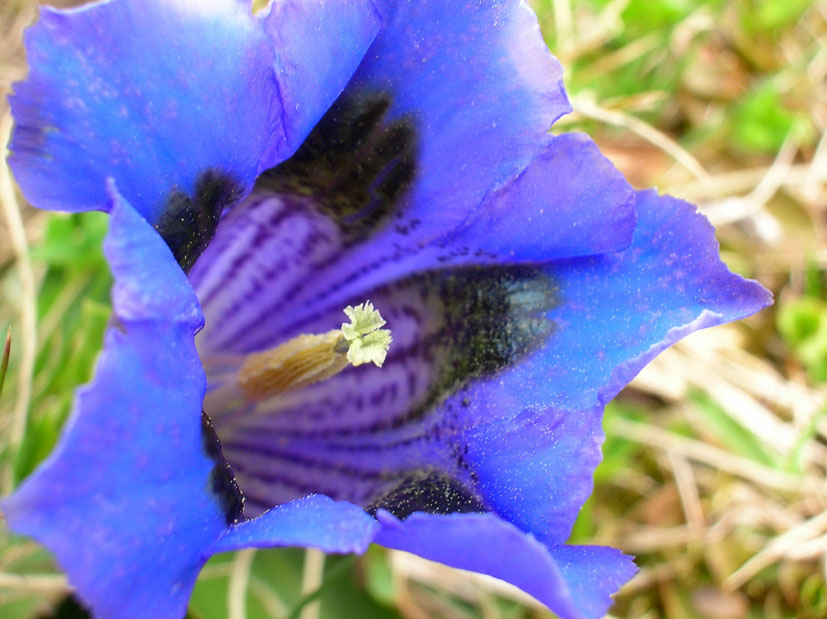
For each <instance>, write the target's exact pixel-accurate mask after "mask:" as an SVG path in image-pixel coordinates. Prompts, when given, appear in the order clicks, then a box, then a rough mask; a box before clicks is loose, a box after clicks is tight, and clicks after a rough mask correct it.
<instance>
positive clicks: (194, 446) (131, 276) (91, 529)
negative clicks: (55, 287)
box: [2, 190, 230, 618]
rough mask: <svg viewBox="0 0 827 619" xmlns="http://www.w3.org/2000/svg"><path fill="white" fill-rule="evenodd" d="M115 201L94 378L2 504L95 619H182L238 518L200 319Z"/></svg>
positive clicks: (162, 257)
mask: <svg viewBox="0 0 827 619" xmlns="http://www.w3.org/2000/svg"><path fill="white" fill-rule="evenodd" d="M112 200H113V204H112V208H111V212H112V216H111V219H110V230H109V235H108V236H107V239H106V241H105V245H104V249H105V252H106V255H107V258H108V259H109V262H110V265H111V268H112V272H113V275H114V277H115V285H114V289H113V294H112V300H113V309H114V314H115V322H114V324H113V325H112V326H110V328H109V329H108V331H107V333H106V340H105V347H104V351H103V353H102V355H101V357H100V360H99V362H98V366H97V371H96V374H95V378H94V380H93V382H92V383H91V384H90V385H89V386H87V387H85V388H83V389H81V390H80V391H79V393H78V396H77V400H76V403H75V408H74V411H73V413H72V416H71V418H70V419H69V421H68V422H67V424H66V427H65V429H64V432H63V436H62V438H61V440H60V443H59V445H58V447H57V448H56V449H55V451H54V452H53V454H52V455H51V456H50V457H49V459H48V460H47V461H46V462H45V463H44V464H43V465H42V466H41V467H40V468H39V469H38V470H37V471H36V472H35V473H33V474H32V475H31V476H30V477H29V478H28V479H27V480H26V481H24V483H23V484H22V485H21V486H20V487H19V488H18V490H17V491H16V492H15V493H14V494H12V495H11V496H10V497H8V498H6V499H4V500H3V502H2V508H3V511H4V512H5V515H6V518H7V521H8V524H9V527H10V528H11V529H12V530H13V531H16V532H18V533H22V534H27V535H31V536H33V537H35V538H36V539H37V540H39V541H40V542H42V543H43V544H45V545H46V546H47V547H49V548H50V549H51V550H52V552H54V554H55V556H56V557H57V559H58V561H59V562H60V564H61V566H62V567H63V569H64V570H65V571H66V573H67V574H68V576H69V581H70V583H71V584H73V585H74V586H75V587H77V589H78V592H79V594H80V596H81V598H82V599H83V600H84V601H85V602H86V603H87V604H89V606H90V607H91V608H92V610H93V611H94V612H95V614H96V616H97V615H99V616H101V617H109V616H118V617H147V616H153V617H170V618H173V617H180V616H182V615H183V614H184V611H185V609H186V606H187V601H188V598H189V594H190V591H191V589H192V586H193V584H194V583H195V579H196V576H197V574H198V571H199V570H200V568H201V566H202V564H203V562H204V560H205V557H204V549H206V548H208V547H209V546H210V545H211V544H212V543H213V542H214V541H215V540H216V539H217V538H218V537H219V535H220V534H221V533H222V532H223V531H224V529H225V528H226V526H227V520H228V518H229V517H230V514H229V513H228V511H227V507H228V505H227V504H224V503H222V498H223V497H222V496H220V495H217V494H214V493H213V492H212V491H211V486H214V484H215V482H216V471H217V469H216V462H215V460H214V459H213V458H212V457H210V455H209V454H208V452H207V450H206V449H205V444H204V438H203V436H202V431H201V425H200V423H199V420H200V419H201V402H202V398H203V393H204V388H205V379H204V373H203V370H202V368H201V364H200V361H199V358H198V354H197V352H196V349H195V346H194V344H193V338H194V333H195V331H196V330H197V329H198V328H199V327H200V325H201V324H202V318H201V312H200V309H199V307H198V302H197V300H196V298H195V295H194V294H193V292H192V290H191V288H190V286H189V284H188V282H187V280H186V277H185V276H184V274H183V273H182V272H181V270H180V268H179V267H178V265H177V264H176V263H175V261H174V259H173V257H172V254H171V253H170V250H169V249H168V248H167V246H166V245H165V244H164V242H163V241H162V240H161V238H160V237H159V236H158V235H157V234H156V233H155V231H154V230H152V228H150V226H149V225H148V224H147V223H146V222H145V221H144V220H143V219H142V218H141V217H140V215H138V214H137V213H136V212H135V211H134V210H133V209H132V208H131V207H130V206H129V204H127V203H126V202H125V201H123V200H122V199H121V198H120V197H119V196H118V195H117V194H115V193H114V190H113V195H112ZM219 472H220V471H219Z"/></svg>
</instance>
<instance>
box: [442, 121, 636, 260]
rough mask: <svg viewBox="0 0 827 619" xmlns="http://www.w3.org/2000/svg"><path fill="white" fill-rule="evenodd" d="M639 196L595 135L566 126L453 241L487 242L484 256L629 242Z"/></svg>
mask: <svg viewBox="0 0 827 619" xmlns="http://www.w3.org/2000/svg"><path fill="white" fill-rule="evenodd" d="M634 204H635V196H634V191H633V190H632V188H631V187H630V186H629V184H628V183H627V182H626V180H625V179H624V178H623V176H622V175H621V174H620V172H618V171H617V169H615V167H614V166H613V165H612V164H611V162H609V160H608V159H606V158H605V157H604V156H603V155H602V154H601V153H600V151H599V150H598V148H597V146H596V145H595V144H594V142H592V141H591V139H590V138H589V137H588V136H585V135H583V134H577V133H568V134H562V135H559V136H555V137H550V138H549V140H548V145H547V146H546V147H545V148H544V149H543V150H542V151H541V152H540V153H539V154H538V155H537V157H536V158H535V159H534V160H533V161H532V162H531V164H530V165H529V166H528V167H527V168H526V169H525V170H524V171H523V172H522V173H521V174H520V175H519V176H517V177H516V178H515V179H514V180H512V181H511V182H509V183H507V184H506V185H504V186H502V187H500V188H499V189H498V190H497V191H495V192H493V193H492V194H491V195H489V196H488V197H487V198H486V200H485V201H484V202H483V203H482V204H481V205H480V207H479V209H477V210H476V211H475V213H474V214H473V216H472V217H470V218H469V219H468V220H467V221H466V222H465V224H464V225H463V226H461V227H460V228H459V229H458V230H456V231H455V232H453V233H452V234H451V245H452V246H455V247H462V246H470V247H471V248H474V247H475V244H479V249H484V250H485V252H486V254H487V255H486V258H487V259H486V260H481V261H480V262H492V261H499V260H506V259H507V260H508V261H510V262H517V261H529V260H556V259H560V258H572V257H575V256H586V255H590V254H598V253H604V252H609V251H616V250H620V249H625V248H626V247H628V246H629V243H630V242H631V239H632V233H633V230H634V225H635V219H636V213H635V208H634ZM479 239H485V240H484V241H482V242H481V241H480V240H479ZM478 260H479V258H478ZM452 262H456V259H455V260H453V261H452Z"/></svg>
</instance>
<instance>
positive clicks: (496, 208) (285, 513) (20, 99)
mask: <svg viewBox="0 0 827 619" xmlns="http://www.w3.org/2000/svg"><path fill="white" fill-rule="evenodd" d="M26 45H27V49H28V54H29V56H28V58H29V63H30V65H31V71H30V73H29V76H28V78H27V80H26V81H24V82H22V83H20V84H18V85H17V86H16V89H15V91H16V92H15V95H14V96H13V98H12V107H13V111H14V115H15V118H16V123H17V125H16V130H15V133H14V138H13V142H12V151H13V154H12V156H11V158H10V163H11V165H12V167H13V171H14V173H15V175H16V177H17V180H18V182H19V184H20V186H21V188H22V189H23V191H24V193H25V195H26V196H27V197H28V199H29V200H30V201H31V202H32V203H33V204H35V205H37V206H39V207H42V208H47V209H55V210H66V211H83V210H89V209H102V210H107V211H108V212H109V213H110V215H111V218H110V229H109V234H108V237H107V239H106V242H105V252H106V255H107V258H108V260H109V263H110V265H111V269H112V272H113V275H114V278H115V284H114V288H113V291H112V300H113V309H114V319H113V321H112V324H111V326H110V327H109V329H108V332H107V334H106V341H105V347H104V351H103V353H102V355H101V358H100V361H99V363H98V367H97V371H96V375H95V378H94V380H93V382H92V383H91V384H90V385H89V386H87V387H85V388H83V389H81V390H80V391H79V393H78V396H77V400H76V403H75V407H74V411H73V414H72V416H71V418H70V420H69V422H68V423H67V426H66V428H65V430H64V433H63V436H62V439H61V441H60V444H59V445H58V447H57V448H56V450H55V452H54V453H53V454H52V456H51V457H50V458H49V459H48V460H47V461H46V462H45V463H44V464H43V465H42V466H41V467H40V468H39V469H38V470H37V471H36V472H35V473H34V474H33V475H32V476H31V477H30V478H29V479H27V480H26V481H25V482H24V483H23V484H22V485H21V487H20V488H18V490H17V491H16V492H15V493H14V494H13V495H12V496H10V497H8V498H6V499H5V500H4V501H3V503H2V507H3V510H4V511H5V514H6V517H7V520H8V523H9V526H10V527H11V528H12V529H13V530H15V531H17V532H19V533H22V534H27V535H31V536H33V537H35V538H36V539H38V540H40V541H41V542H42V543H44V544H45V545H46V546H47V547H49V548H50V549H51V550H52V551H53V552H54V554H55V556H56V557H57V560H58V561H59V562H60V564H61V566H62V567H63V569H64V570H65V571H66V572H67V574H68V576H69V580H70V582H71V583H72V584H73V585H74V586H75V587H76V588H77V590H78V593H79V595H80V597H81V598H82V599H83V601H84V602H85V603H86V604H88V605H89V606H90V607H91V608H92V609H93V610H94V612H95V613H96V615H98V616H101V617H127V616H139V617H148V616H152V617H177V616H181V615H182V614H183V613H184V612H185V609H186V606H187V600H188V598H189V595H190V592H191V590H192V587H193V584H194V582H195V579H196V577H197V574H198V572H199V570H200V568H201V567H202V565H203V564H204V562H205V561H206V560H207V559H208V558H209V557H210V556H211V555H212V554H215V553H218V552H224V551H230V550H235V549H239V548H244V547H249V546H255V547H273V546H285V545H302V546H310V547H316V548H321V549H323V550H326V551H329V552H361V551H363V550H364V549H365V548H366V547H367V545H368V544H370V543H371V542H377V543H379V544H383V545H385V546H388V547H391V548H398V549H403V550H407V551H410V552H413V553H416V554H419V555H421V556H423V557H426V558H428V559H433V560H436V561H441V562H443V563H445V564H447V565H451V566H456V567H459V568H464V569H469V570H475V571H478V572H482V573H486V574H491V575H493V576H496V577H499V578H502V579H504V580H507V581H509V582H511V583H514V584H515V585H517V586H518V587H520V588H522V589H523V590H524V591H526V592H528V593H530V594H531V595H533V596H534V597H536V598H537V599H538V600H540V601H541V602H543V603H544V604H546V605H548V606H549V608H551V609H552V610H554V611H555V612H557V613H558V614H559V615H560V616H562V617H597V616H600V615H602V613H604V612H605V610H606V609H607V608H608V606H609V604H610V597H609V596H610V594H612V593H613V592H615V591H616V590H617V589H618V588H619V587H620V585H621V584H622V583H624V582H625V581H626V580H627V579H629V578H630V577H631V576H632V575H633V573H634V572H635V567H634V564H633V562H632V561H631V559H630V558H629V557H626V556H624V555H623V554H622V553H620V552H619V551H616V550H614V549H611V548H606V547H598V546H570V545H567V544H566V540H567V538H568V536H569V534H570V531H571V528H572V524H573V522H574V520H575V518H576V516H577V513H578V510H579V508H580V506H581V505H582V504H583V502H584V501H585V499H586V498H587V496H588V495H589V493H590V492H591V484H592V481H591V476H592V472H593V470H594V467H595V466H596V465H597V463H598V461H599V459H600V443H601V441H602V438H603V435H602V431H601V425H600V420H601V413H602V410H603V406H604V405H605V404H606V402H608V401H609V400H610V399H611V398H612V397H614V396H615V395H616V394H617V393H618V391H619V390H620V389H621V388H622V387H623V386H624V385H625V384H626V383H627V382H628V381H629V380H631V378H632V377H633V376H634V375H635V374H636V373H637V372H638V371H639V370H640V369H641V368H642V367H643V365H644V364H646V363H647V362H648V361H649V360H650V359H652V358H653V357H654V356H655V355H657V354H658V353H659V352H660V351H661V350H663V349H664V348H666V347H667V346H669V345H671V344H672V343H674V342H675V341H676V340H678V339H679V338H681V337H683V336H685V335H687V334H688V333H690V332H691V331H694V330H695V329H699V328H703V327H709V326H713V325H717V324H720V323H723V322H727V321H731V320H735V319H738V318H741V317H743V316H746V315H749V314H751V313H753V312H755V311H757V310H758V309H760V308H761V307H763V306H765V305H766V304H767V303H768V302H769V296H768V294H767V293H766V291H764V290H763V289H762V288H761V287H760V286H759V285H757V284H756V283H754V282H749V281H746V280H743V279H741V278H740V277H738V276H736V275H733V274H731V273H730V272H729V271H728V270H727V269H726V267H725V266H724V265H723V264H722V263H721V262H720V260H719V258H718V256H717V245H716V243H715V240H714V236H713V230H712V228H711V226H710V225H709V223H708V222H707V221H706V220H705V219H704V218H703V217H702V216H700V215H699V214H697V213H696V212H695V209H694V207H692V206H690V205H688V204H685V203H682V202H680V201H678V200H675V199H672V198H669V197H661V196H658V195H657V194H656V193H654V192H651V191H649V192H641V193H636V192H634V191H632V189H631V188H630V187H629V185H628V184H627V183H626V182H625V180H624V179H623V178H622V176H621V175H620V174H619V173H618V172H617V171H616V170H615V169H614V168H613V167H612V166H611V165H610V164H609V163H608V161H607V160H606V159H604V158H603V157H602V156H601V155H600V153H599V152H598V150H597V148H596V147H595V146H594V144H593V143H592V142H591V141H590V140H589V139H588V138H587V137H585V136H583V135H578V134H566V135H559V136H553V135H551V134H550V133H548V130H549V127H550V126H551V125H552V123H553V122H554V121H555V120H556V119H557V118H559V117H560V116H561V115H563V114H565V113H567V112H568V111H569V106H568V103H567V99H566V96H565V93H564V90H563V86H562V82H561V70H560V67H559V65H558V63H557V62H556V60H555V59H554V58H553V57H552V56H551V55H550V54H549V52H548V50H547V48H546V46H545V44H544V43H543V41H542V38H541V36H540V32H539V28H538V25H537V21H536V18H535V16H534V15H533V13H532V12H531V10H530V9H529V8H528V7H527V5H526V4H525V3H524V2H520V1H517V0H486V1H483V2H479V1H475V2H451V3H445V2H442V1H441V0H416V1H407V0H398V1H397V0H375V1H373V0H347V1H344V0H342V1H340V2H337V1H335V0H275V2H273V3H272V4H271V6H270V7H269V8H268V9H266V10H265V11H263V12H261V13H259V14H257V15H255V16H253V15H252V14H251V13H250V10H249V7H248V6H246V3H245V2H241V1H240V0H223V1H219V0H110V1H108V2H102V3H98V4H92V5H88V6H85V7H83V8H80V9H75V10H66V11H59V10H53V9H48V8H44V9H42V10H41V15H40V19H39V22H38V23H37V24H36V25H35V26H33V27H32V28H31V29H30V30H29V31H28V35H27V39H26ZM366 299H369V300H371V301H372V302H373V303H374V304H375V306H376V307H377V308H380V309H381V311H382V314H383V315H384V317H385V318H386V320H387V322H388V325H389V327H390V328H391V329H392V331H393V340H394V341H393V344H392V347H391V349H390V351H389V354H388V357H387V359H386V361H385V365H384V367H382V368H381V369H380V368H378V367H372V366H371V367H358V368H356V367H350V368H346V369H344V370H343V371H341V372H339V373H338V374H335V375H333V376H331V377H329V378H327V380H324V381H320V382H316V383H315V384H312V385H309V386H306V387H304V388H298V389H287V390H285V391H284V392H283V393H281V394H278V395H273V393H270V392H267V393H263V394H262V393H259V394H256V393H252V394H251V392H243V390H242V391H239V384H240V383H239V376H240V374H239V373H240V371H241V368H242V367H243V366H244V364H245V363H247V362H248V361H249V359H251V358H252V356H254V355H255V354H256V353H258V352H261V351H267V350H271V349H273V348H278V347H279V346H280V345H282V344H284V343H285V342H296V341H303V340H296V339H295V338H297V337H302V335H303V334H315V333H322V332H325V331H326V330H328V329H331V328H334V327H336V325H337V324H338V323H340V322H341V321H342V316H341V312H342V309H343V308H344V307H345V306H346V305H348V304H355V303H360V302H362V301H364V300H366ZM202 327H203V330H201V329H202ZM199 331H200V333H199V334H198V337H197V338H196V333H198V332H199ZM291 380H292V379H291ZM258 395H260V396H262V397H257V396H258Z"/></svg>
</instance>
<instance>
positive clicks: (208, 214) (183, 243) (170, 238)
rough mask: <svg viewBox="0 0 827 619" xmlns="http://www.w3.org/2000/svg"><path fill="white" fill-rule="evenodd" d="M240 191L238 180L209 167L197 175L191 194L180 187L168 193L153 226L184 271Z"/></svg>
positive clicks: (190, 264)
mask: <svg viewBox="0 0 827 619" xmlns="http://www.w3.org/2000/svg"><path fill="white" fill-rule="evenodd" d="M242 194H243V188H242V187H241V185H240V184H239V183H238V182H236V181H235V180H233V179H232V178H231V177H230V176H228V175H227V174H224V173H223V172H219V171H217V170H212V169H210V170H207V171H205V172H203V173H202V174H201V175H199V177H198V179H197V180H196V181H195V191H194V192H193V194H192V195H189V194H186V193H184V192H183V191H181V190H180V189H173V190H172V191H171V192H170V193H169V195H168V196H167V200H166V204H165V205H164V209H163V214H162V215H161V217H160V218H159V219H158V221H157V222H156V224H155V229H156V230H158V233H159V234H160V235H161V236H162V237H163V239H164V240H165V241H166V243H167V245H168V246H169V248H170V249H171V250H172V253H173V255H174V256H175V260H177V261H178V264H180V265H181V268H182V269H184V271H189V269H190V268H191V267H192V265H193V264H195V261H196V260H197V259H198V256H200V255H201V253H202V252H203V251H204V250H205V249H206V248H207V245H209V244H210V241H212V239H213V237H214V236H215V230H216V228H218V222H219V220H220V219H221V213H222V212H223V211H224V209H225V208H226V207H228V206H232V205H233V204H234V203H236V202H238V201H239V200H240V199H241V197H242Z"/></svg>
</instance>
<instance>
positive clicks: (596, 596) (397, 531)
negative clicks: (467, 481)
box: [376, 511, 637, 619]
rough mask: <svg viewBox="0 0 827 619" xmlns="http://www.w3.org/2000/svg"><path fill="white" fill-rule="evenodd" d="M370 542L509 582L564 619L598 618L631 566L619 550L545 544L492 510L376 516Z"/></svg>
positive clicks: (628, 559) (630, 562)
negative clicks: (378, 524)
mask: <svg viewBox="0 0 827 619" xmlns="http://www.w3.org/2000/svg"><path fill="white" fill-rule="evenodd" d="M377 517H378V518H379V521H380V522H381V523H382V530H381V531H380V532H379V534H378V535H377V537H376V542H377V543H378V544H381V545H383V546H388V547H390V548H396V549H398V550H405V551H408V552H412V553H414V554H417V555H419V556H421V557H425V558H426V559H431V560H433V561H439V562H440V563H444V564H446V565H450V566H452V567H457V568H461V569H466V570H472V571H475V572H480V573H482V574H488V575H490V576H495V577H497V578H501V579H502V580H505V581H507V582H510V583H512V584H514V585H516V586H517V587H519V588H520V589H522V590H523V591H525V592H526V593H529V594H531V595H532V596H534V597H535V598H537V599H538V600H539V601H540V602H542V603H543V604H545V605H546V606H548V607H549V608H550V609H551V610H553V611H554V612H555V613H557V614H558V615H560V617H562V618H564V619H574V618H583V617H600V616H602V615H603V614H604V613H605V612H606V610H607V609H608V608H609V606H610V605H611V598H610V597H609V596H610V595H611V594H612V593H614V592H615V591H617V589H618V588H619V587H620V585H622V584H623V583H624V582H626V581H627V580H628V579H629V578H631V577H632V576H633V575H634V574H635V572H636V571H637V568H636V567H635V565H634V563H633V562H632V560H631V558H629V557H627V556H625V555H623V554H622V553H621V552H619V551H617V550H614V549H611V548H602V547H596V546H571V547H565V546H564V547H546V546H545V545H544V544H542V543H540V542H539V541H537V539H535V538H534V536H533V535H531V534H530V533H524V532H523V531H520V530H519V529H518V528H517V527H515V526H514V525H512V524H511V523H509V522H506V521H505V520H503V519H501V518H499V517H497V516H496V515H494V514H449V515H434V514H424V513H421V512H419V513H415V514H412V515H410V516H409V517H408V518H407V519H405V520H404V521H399V520H397V519H396V518H394V517H393V516H392V515H390V514H389V513H388V512H382V511H380V512H379V513H378V514H377Z"/></svg>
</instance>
